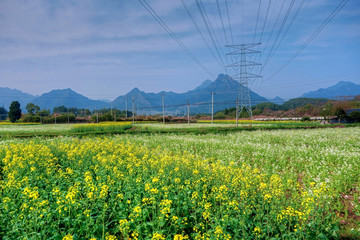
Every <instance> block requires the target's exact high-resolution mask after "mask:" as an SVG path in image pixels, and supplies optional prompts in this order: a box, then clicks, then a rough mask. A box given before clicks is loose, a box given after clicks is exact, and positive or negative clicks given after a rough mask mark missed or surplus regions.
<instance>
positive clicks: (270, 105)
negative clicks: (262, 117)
mask: <svg viewBox="0 0 360 240" xmlns="http://www.w3.org/2000/svg"><path fill="white" fill-rule="evenodd" d="M253 109H254V110H257V109H260V110H262V111H264V109H270V110H272V111H279V110H282V107H281V106H280V105H278V104H275V103H271V102H264V103H259V104H257V105H255V106H254V107H253Z"/></svg>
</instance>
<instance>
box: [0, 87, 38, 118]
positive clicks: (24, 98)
mask: <svg viewBox="0 0 360 240" xmlns="http://www.w3.org/2000/svg"><path fill="white" fill-rule="evenodd" d="M34 98H35V96H34V95H31V94H28V93H24V92H22V91H20V90H17V89H11V88H8V87H0V107H2V106H4V108H5V109H7V110H9V106H10V104H11V102H12V101H18V102H19V103H20V107H21V110H22V112H25V109H26V104H28V103H29V102H31V101H32V100H33V99H34Z"/></svg>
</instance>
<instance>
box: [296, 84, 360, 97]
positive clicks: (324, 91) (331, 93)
mask: <svg viewBox="0 0 360 240" xmlns="http://www.w3.org/2000/svg"><path fill="white" fill-rule="evenodd" d="M359 94H360V85H357V84H355V83H352V82H347V81H340V82H338V83H337V84H335V85H334V86H331V87H328V88H320V89H318V90H316V91H310V92H307V93H304V94H303V95H302V97H305V98H327V99H339V98H341V97H344V96H350V97H351V96H356V95H359Z"/></svg>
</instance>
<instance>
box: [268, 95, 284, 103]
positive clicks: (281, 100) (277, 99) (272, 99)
mask: <svg viewBox="0 0 360 240" xmlns="http://www.w3.org/2000/svg"><path fill="white" fill-rule="evenodd" d="M268 100H269V102H271V103H275V104H278V105H281V104H283V103H284V102H285V100H284V99H282V98H281V97H279V96H276V97H274V98H268Z"/></svg>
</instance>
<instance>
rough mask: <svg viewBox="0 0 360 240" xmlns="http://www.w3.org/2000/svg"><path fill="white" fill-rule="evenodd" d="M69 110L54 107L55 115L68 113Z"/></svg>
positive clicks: (62, 106) (62, 107) (63, 107)
mask: <svg viewBox="0 0 360 240" xmlns="http://www.w3.org/2000/svg"><path fill="white" fill-rule="evenodd" d="M67 111H68V110H67V108H66V107H65V106H64V105H61V106H58V107H54V109H53V113H66V112H67Z"/></svg>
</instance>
